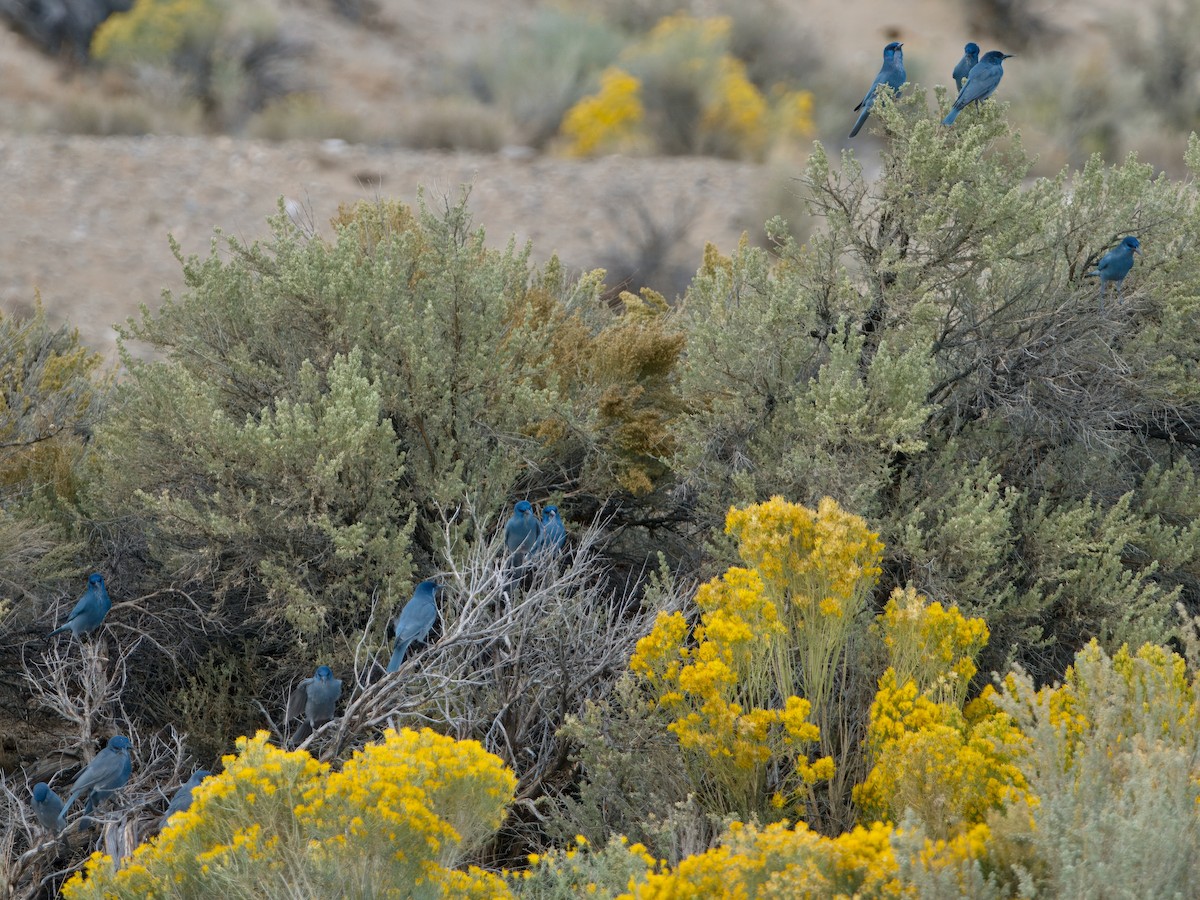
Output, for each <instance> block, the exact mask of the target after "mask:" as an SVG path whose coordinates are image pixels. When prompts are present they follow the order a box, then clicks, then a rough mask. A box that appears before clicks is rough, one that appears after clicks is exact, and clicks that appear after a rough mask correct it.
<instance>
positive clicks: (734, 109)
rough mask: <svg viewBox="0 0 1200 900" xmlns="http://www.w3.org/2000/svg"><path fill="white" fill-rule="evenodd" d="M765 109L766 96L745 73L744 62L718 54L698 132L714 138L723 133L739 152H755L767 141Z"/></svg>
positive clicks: (754, 153)
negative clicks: (715, 71) (718, 58)
mask: <svg viewBox="0 0 1200 900" xmlns="http://www.w3.org/2000/svg"><path fill="white" fill-rule="evenodd" d="M768 112H769V110H768V108H767V100H766V98H765V97H763V95H762V92H761V91H759V89H758V88H756V87H755V86H754V83H753V82H752V81H751V80H750V79H749V78H748V77H747V76H746V65H745V63H743V62H742V61H741V60H740V59H737V58H736V57H733V56H729V55H728V54H726V55H724V56H722V57H721V59H720V61H719V62H718V64H717V74H716V76H715V77H714V78H713V83H712V87H711V89H710V92H709V97H708V98H707V101H706V103H705V105H704V111H703V112H702V113H701V116H700V128H701V132H702V133H704V134H706V135H711V136H712V137H714V138H716V139H717V140H719V139H720V138H721V137H722V136H727V137H728V139H729V140H731V141H732V142H733V143H734V145H735V146H736V147H737V148H738V149H739V150H740V151H741V152H742V153H743V154H745V155H756V154H759V153H761V152H762V150H763V147H764V145H765V144H766V141H767V137H768V134H767V114H768Z"/></svg>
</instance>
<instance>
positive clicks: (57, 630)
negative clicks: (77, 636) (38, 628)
mask: <svg viewBox="0 0 1200 900" xmlns="http://www.w3.org/2000/svg"><path fill="white" fill-rule="evenodd" d="M70 630H71V626H70V625H59V626H58V627H57V628H55V629H54V630H53V631H52V632H50V633H49V634H48V635H46V640H50V638H52V637H54V636H55V635H56V634H62V633H63V632H64V631H70Z"/></svg>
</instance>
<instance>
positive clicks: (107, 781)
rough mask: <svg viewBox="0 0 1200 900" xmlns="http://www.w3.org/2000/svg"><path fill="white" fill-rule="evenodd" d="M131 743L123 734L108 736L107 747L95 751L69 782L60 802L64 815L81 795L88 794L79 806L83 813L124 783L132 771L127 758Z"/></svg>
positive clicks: (131, 764)
mask: <svg viewBox="0 0 1200 900" xmlns="http://www.w3.org/2000/svg"><path fill="white" fill-rule="evenodd" d="M131 746H132V744H130V743H129V738H127V737H125V735H123V734H117V735H113V736H112V737H111V738H109V739H108V746H106V747H105V748H104V749H103V750H101V751H100V752H99V753H97V754H96V758H95V759H93V760H92V761H91V762H90V763H88V764H87V767H86V768H85V769H84V770H83V771H82V772H80V773H79V777H78V778H76V779H75V783H74V784H73V785H71V794H70V796H68V797H67V802H66V803H65V804H64V805H63V814H64V815H65V814H66V812H67V810H68V809H70V808H71V806H72V805H74V803H75V801H76V800H77V799H78V798H79V796H80V795H81V794H87V795H88V799H87V804H86V805H85V806H84V807H83V814H84V815H85V816H86V815H87V814H88V813H90V812H91V811H92V809H94V808H95V806H96V804H97V803H101V802H103V801H104V799H105V798H106V797H108V795H109V794H111V793H113V792H114V791H116V790H118V789H120V788H123V787H124V786H125V784H126V783H127V782H128V781H129V775H130V773H131V772H132V771H133V761H132V760H131V759H130V758H129V748H130V747H131Z"/></svg>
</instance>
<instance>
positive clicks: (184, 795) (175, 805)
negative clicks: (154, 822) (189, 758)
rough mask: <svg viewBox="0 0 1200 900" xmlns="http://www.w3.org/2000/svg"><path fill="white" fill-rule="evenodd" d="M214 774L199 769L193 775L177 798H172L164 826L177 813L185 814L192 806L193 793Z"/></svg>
mask: <svg viewBox="0 0 1200 900" xmlns="http://www.w3.org/2000/svg"><path fill="white" fill-rule="evenodd" d="M211 774H212V772H210V771H208V769H197V770H196V771H195V772H193V773H192V777H191V778H189V779H188V780H187V781H186V782H184V784H182V785H180V788H179V790H177V791H176V792H175V796H173V797H172V798H171V802H170V803H168V804H167V811H166V812H165V813H163V817H162V824H163V825H166V824H167V821H168V820H169V819H170V818H171V816H173V815H175V813H177V812H183V811H184V810H185V809H188V808H189V807H190V806H191V805H192V791H193V790H194V789H195V788H197V787H199V786H200V782H202V781H203V780H204V779H205V778H207V777H208V776H209V775H211Z"/></svg>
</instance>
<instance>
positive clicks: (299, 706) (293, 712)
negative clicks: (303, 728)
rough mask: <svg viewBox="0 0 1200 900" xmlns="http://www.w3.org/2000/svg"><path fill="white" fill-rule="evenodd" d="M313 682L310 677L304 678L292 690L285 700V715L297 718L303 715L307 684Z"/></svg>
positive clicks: (289, 718)
mask: <svg viewBox="0 0 1200 900" xmlns="http://www.w3.org/2000/svg"><path fill="white" fill-rule="evenodd" d="M312 683H313V680H312V679H311V678H305V679H304V680H303V681H301V682H300V683H299V684H298V685H296V687H295V688H294V689H293V690H292V693H291V696H289V697H288V702H287V717H288V720H289V721H290V720H291V719H298V718H299V717H300V716H302V715H304V706H305V704H307V703H308V686H309V685H310V684H312Z"/></svg>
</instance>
